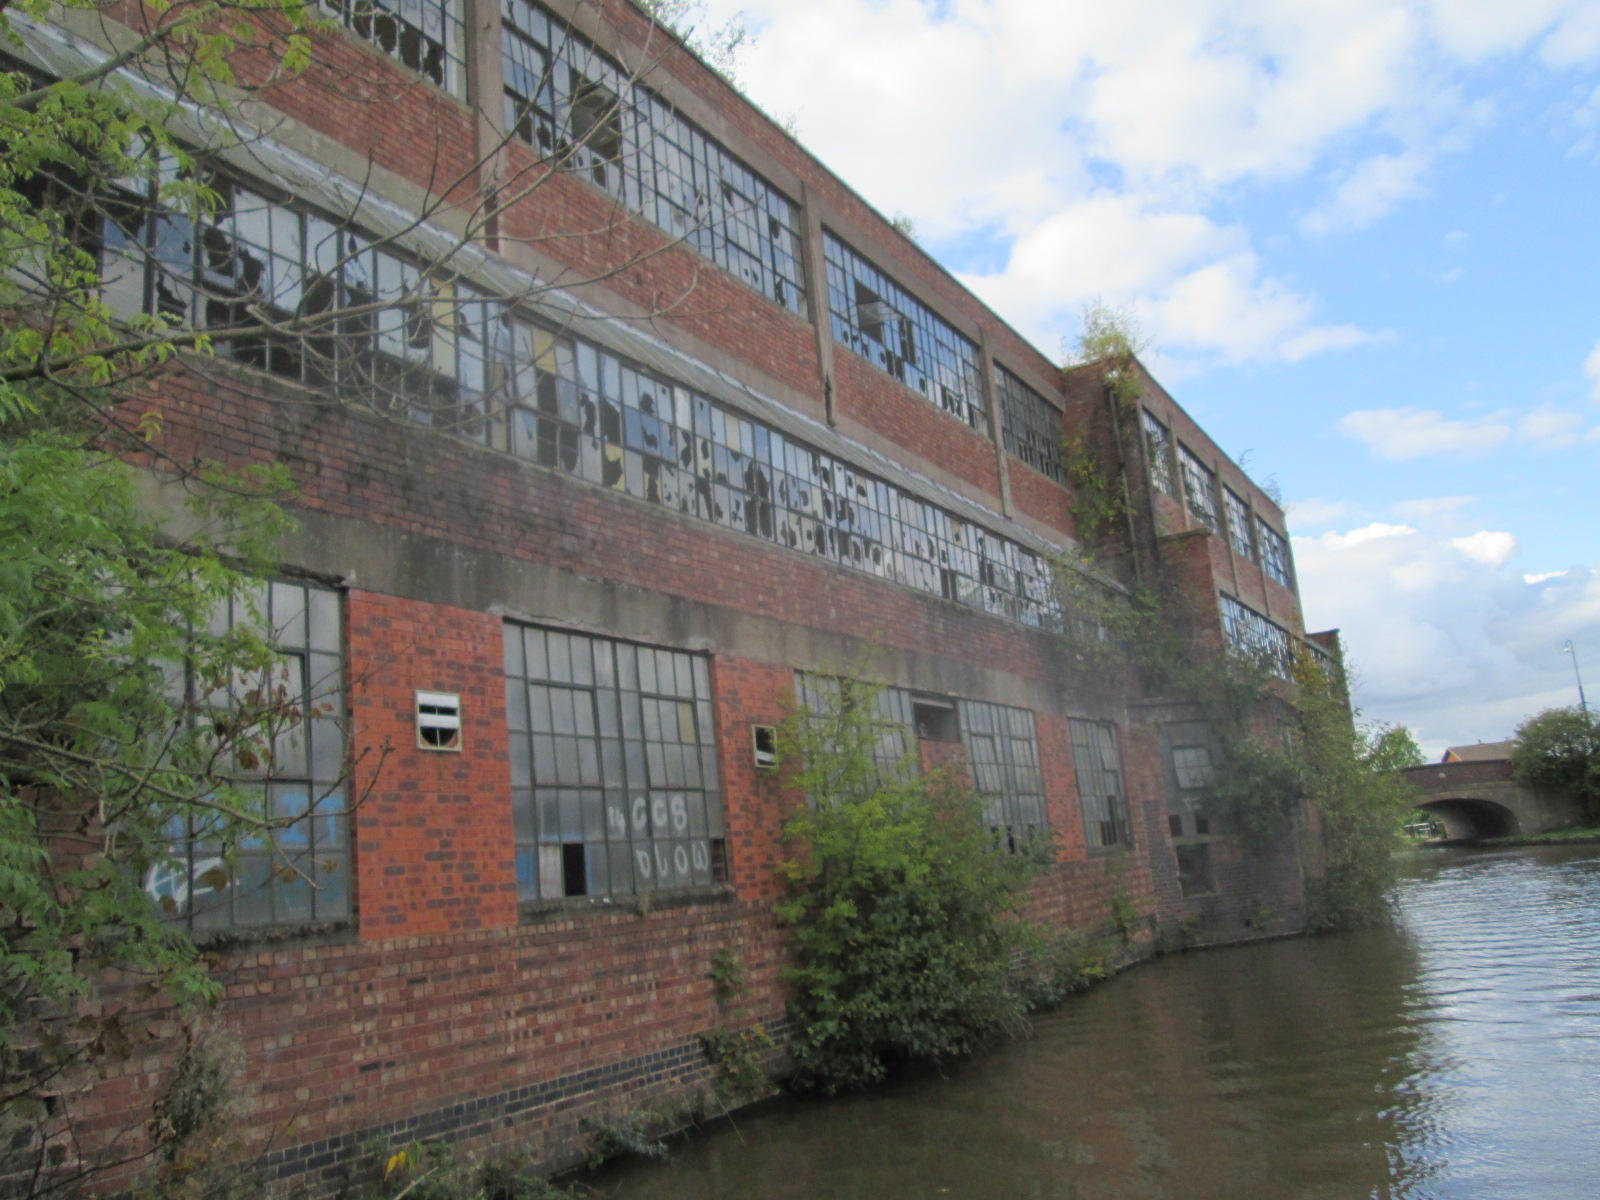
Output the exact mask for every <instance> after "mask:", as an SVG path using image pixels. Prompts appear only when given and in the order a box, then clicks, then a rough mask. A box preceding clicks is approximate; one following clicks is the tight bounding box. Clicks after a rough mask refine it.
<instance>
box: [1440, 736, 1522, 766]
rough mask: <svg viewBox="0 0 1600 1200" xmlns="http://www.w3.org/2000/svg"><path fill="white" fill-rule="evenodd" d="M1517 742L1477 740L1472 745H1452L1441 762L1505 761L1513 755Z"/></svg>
mask: <svg viewBox="0 0 1600 1200" xmlns="http://www.w3.org/2000/svg"><path fill="white" fill-rule="evenodd" d="M1515 745H1516V743H1515V742H1509V741H1507V742H1476V743H1474V744H1473V745H1471V746H1451V747H1450V748H1449V749H1448V750H1446V751H1445V752H1444V757H1443V758H1441V759H1440V760H1439V761H1440V762H1504V761H1505V760H1506V759H1508V758H1510V757H1511V748H1512V747H1513V746H1515Z"/></svg>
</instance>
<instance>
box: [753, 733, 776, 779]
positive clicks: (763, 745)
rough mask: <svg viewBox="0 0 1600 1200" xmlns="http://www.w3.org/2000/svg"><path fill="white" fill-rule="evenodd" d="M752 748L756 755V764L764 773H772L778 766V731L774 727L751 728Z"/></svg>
mask: <svg viewBox="0 0 1600 1200" xmlns="http://www.w3.org/2000/svg"><path fill="white" fill-rule="evenodd" d="M750 742H751V748H752V750H753V752H754V755H755V764H756V766H757V767H759V768H761V769H762V770H764V771H770V770H773V769H774V768H776V767H777V765H778V730H777V727H776V726H773V725H752V726H750Z"/></svg>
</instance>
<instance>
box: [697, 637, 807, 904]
mask: <svg viewBox="0 0 1600 1200" xmlns="http://www.w3.org/2000/svg"><path fill="white" fill-rule="evenodd" d="M711 691H712V694H713V699H714V702H715V705H716V719H717V759H718V762H719V763H720V765H721V767H722V785H723V787H724V788H725V789H726V791H725V793H724V794H725V796H726V798H727V814H728V866H729V872H730V878H731V882H732V883H733V885H734V887H735V889H736V890H737V891H738V893H739V898H740V899H741V900H749V901H765V902H771V901H773V900H775V899H776V898H777V896H778V894H779V893H780V891H781V890H782V888H781V885H780V883H779V881H778V876H777V867H778V863H779V861H781V859H782V857H783V854H784V850H783V826H784V823H785V822H786V821H787V820H788V817H789V813H790V811H791V810H792V808H793V806H794V805H795V804H798V803H801V799H800V797H799V796H797V795H795V794H794V793H793V792H792V791H790V790H788V789H786V788H783V787H781V786H780V781H781V779H782V775H781V773H780V772H779V771H775V770H769V769H765V768H758V767H757V766H756V765H755V755H754V750H753V743H752V740H751V733H750V728H751V726H752V725H774V726H776V725H781V724H782V723H783V721H784V719H785V718H786V717H787V716H788V715H789V713H790V712H792V711H793V708H794V668H793V667H789V666H785V665H784V664H782V663H763V662H756V661H754V660H752V659H743V658H735V657H732V656H730V655H718V656H717V657H716V658H715V659H713V660H712V664H711Z"/></svg>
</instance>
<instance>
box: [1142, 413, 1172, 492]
mask: <svg viewBox="0 0 1600 1200" xmlns="http://www.w3.org/2000/svg"><path fill="white" fill-rule="evenodd" d="M1143 421H1144V448H1145V455H1146V457H1147V459H1148V461H1149V464H1150V484H1151V486H1152V487H1154V488H1155V489H1156V491H1158V492H1163V493H1165V494H1166V495H1168V496H1172V495H1175V492H1174V491H1173V487H1172V434H1171V433H1170V432H1168V430H1167V427H1166V426H1165V425H1163V424H1162V423H1161V422H1160V421H1158V420H1156V418H1155V416H1154V415H1153V414H1152V413H1151V412H1150V410H1149V409H1144V410H1143Z"/></svg>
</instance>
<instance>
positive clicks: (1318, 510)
mask: <svg viewBox="0 0 1600 1200" xmlns="http://www.w3.org/2000/svg"><path fill="white" fill-rule="evenodd" d="M1349 512H1350V504H1349V502H1348V501H1345V500H1296V501H1294V502H1293V503H1292V504H1290V505H1289V509H1288V512H1287V514H1286V516H1287V517H1288V520H1289V525H1290V527H1291V528H1295V529H1304V528H1306V526H1308V525H1331V524H1332V523H1333V522H1335V521H1337V520H1338V519H1339V518H1340V517H1343V516H1346V515H1347V514H1348V513H1349Z"/></svg>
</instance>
